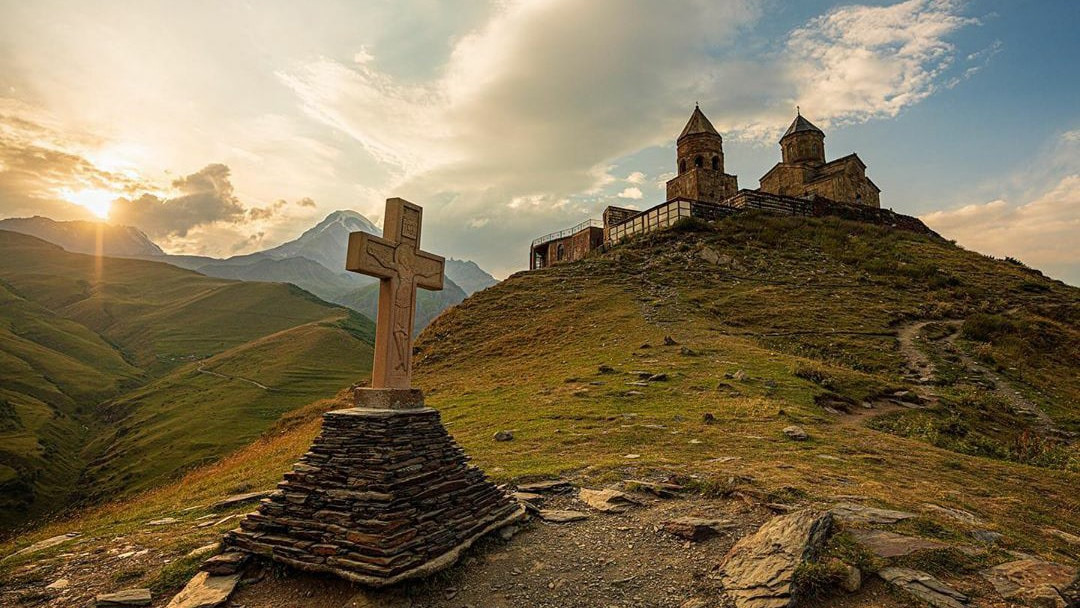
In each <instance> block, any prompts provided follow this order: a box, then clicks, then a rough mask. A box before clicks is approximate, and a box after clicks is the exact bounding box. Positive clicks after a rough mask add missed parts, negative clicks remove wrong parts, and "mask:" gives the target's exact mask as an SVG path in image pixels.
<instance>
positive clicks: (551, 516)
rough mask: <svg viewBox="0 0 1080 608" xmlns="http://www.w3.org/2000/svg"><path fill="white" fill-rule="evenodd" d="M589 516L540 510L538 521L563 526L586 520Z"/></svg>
mask: <svg viewBox="0 0 1080 608" xmlns="http://www.w3.org/2000/svg"><path fill="white" fill-rule="evenodd" d="M588 518H589V514H588V513H583V512H581V511H565V510H557V509H541V510H540V519H542V520H544V521H546V522H551V523H553V524H565V523H570V522H572V521H581V520H583V519H588Z"/></svg>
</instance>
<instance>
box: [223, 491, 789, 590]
mask: <svg viewBox="0 0 1080 608" xmlns="http://www.w3.org/2000/svg"><path fill="white" fill-rule="evenodd" d="M642 500H643V502H644V503H645V504H644V505H642V506H640V507H633V508H631V509H630V510H628V511H626V512H624V513H601V512H597V511H590V510H589V509H588V508H587V507H586V506H585V505H584V504H583V503H581V502H579V501H578V500H576V499H574V498H572V497H570V496H554V497H551V498H548V499H547V502H546V503H545V504H544V507H545V508H554V509H575V510H581V511H584V512H588V513H589V518H588V519H585V520H582V521H577V522H571V523H565V524H553V523H545V522H542V521H539V520H537V519H534V520H533V521H532V522H531V523H529V524H528V525H526V527H525V528H524V529H523V530H522V531H521V532H519V533H518V534H517V535H515V536H514V538H513V539H511V540H510V541H509V542H507V541H503V540H501V539H498V538H491V539H489V540H487V541H485V542H484V543H482V544H481V545H480V546H478V547H476V548H474V549H473V550H472V551H470V552H469V553H468V554H467V555H466V556H465V558H464V559H463V560H462V561H461V562H460V563H459V564H458V565H457V566H455V567H454V568H452V569H450V570H448V571H446V572H444V573H441V574H439V575H437V576H436V577H434V578H433V579H430V580H427V581H422V582H419V583H411V584H410V583H406V584H403V585H399V586H398V587H395V588H392V589H387V590H382V591H367V590H364V589H362V588H361V587H358V586H354V585H351V584H348V583H345V582H342V581H339V580H337V579H333V578H330V577H323V576H316V575H306V574H297V573H296V572H294V571H285V570H278V569H276V568H274V567H270V568H266V570H265V572H264V576H265V578H264V579H263V580H262V581H260V582H258V583H256V584H253V585H250V586H248V587H246V588H244V589H242V590H241V591H240V592H238V593H237V594H235V595H234V596H233V599H232V601H233V602H234V603H235V604H240V605H244V606H248V607H250V608H261V607H266V608H269V607H271V606H273V607H275V608H278V607H280V608H291V607H301V606H304V607H308V606H310V607H313V608H330V607H338V606H341V607H346V606H356V607H367V606H372V607H374V606H379V607H380V608H381V607H386V608H406V607H408V608H418V607H432V608H463V607H466V606H473V607H475V608H481V607H484V608H486V607H493V608H494V607H499V608H501V607H526V606H528V607H534V608H548V607H550V608H564V607H569V606H574V607H577V606H580V607H582V608H589V607H597V608H608V607H613V606H620V607H626V608H631V607H646V606H648V607H673V608H678V607H679V606H682V605H683V604H685V603H686V602H687V601H689V600H691V599H693V598H699V599H700V600H701V601H702V602H704V603H701V604H698V605H699V606H701V607H706V606H725V605H726V604H724V603H723V602H722V601H721V600H720V599H719V598H720V597H721V594H720V593H719V587H718V584H717V583H716V582H715V581H713V580H711V579H710V578H709V574H710V573H711V572H713V570H714V568H715V567H716V566H717V564H719V562H720V559H721V558H722V557H723V556H724V554H725V553H726V552H727V550H728V549H729V548H731V545H732V544H733V543H734V542H735V540H736V539H737V538H739V537H741V536H743V535H745V534H747V533H749V532H752V531H754V530H756V529H757V527H758V526H759V525H760V524H761V523H762V522H763V521H765V520H766V519H768V518H769V517H770V516H771V515H772V514H773V513H771V512H770V511H768V510H767V509H764V508H761V507H751V506H749V505H748V504H747V503H745V502H743V501H741V500H723V499H716V500H708V499H701V498H685V499H649V498H643V499H642ZM682 516H695V517H705V518H712V519H726V520H730V521H732V522H733V523H735V524H737V527H736V528H733V529H732V530H730V531H728V532H724V533H721V534H720V535H718V536H715V537H713V538H711V539H707V540H704V541H702V542H690V541H686V540H683V539H681V538H677V537H675V536H672V535H670V534H668V533H666V532H663V531H661V530H659V527H660V523H661V522H662V521H664V520H667V519H672V518H676V517H682Z"/></svg>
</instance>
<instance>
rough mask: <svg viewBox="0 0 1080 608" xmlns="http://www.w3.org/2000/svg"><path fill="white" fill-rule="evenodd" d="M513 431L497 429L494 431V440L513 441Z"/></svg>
mask: <svg viewBox="0 0 1080 608" xmlns="http://www.w3.org/2000/svg"><path fill="white" fill-rule="evenodd" d="M513 439H514V433H513V432H511V431H498V432H497V433H495V441H513Z"/></svg>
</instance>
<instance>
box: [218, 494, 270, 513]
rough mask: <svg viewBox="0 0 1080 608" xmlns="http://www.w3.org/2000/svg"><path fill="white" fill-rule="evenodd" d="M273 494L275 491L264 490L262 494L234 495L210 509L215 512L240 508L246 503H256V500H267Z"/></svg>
mask: <svg viewBox="0 0 1080 608" xmlns="http://www.w3.org/2000/svg"><path fill="white" fill-rule="evenodd" d="M271 492H273V490H264V491H262V492H247V493H245V494H233V495H232V496H230V497H228V498H225V499H222V500H219V501H217V502H215V503H214V504H212V505H210V509H211V510H213V511H221V510H222V509H231V508H232V507H236V506H239V505H242V504H245V503H249V502H255V501H256V500H262V499H264V498H266V497H267V496H270V493H271Z"/></svg>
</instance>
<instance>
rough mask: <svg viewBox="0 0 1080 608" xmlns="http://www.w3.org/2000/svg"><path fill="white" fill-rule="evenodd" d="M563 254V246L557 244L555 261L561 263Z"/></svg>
mask: <svg viewBox="0 0 1080 608" xmlns="http://www.w3.org/2000/svg"><path fill="white" fill-rule="evenodd" d="M565 253H566V252H565V251H564V250H563V244H562V243H559V244H558V246H556V247H555V259H556V260H558V261H562V259H563V254H565Z"/></svg>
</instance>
